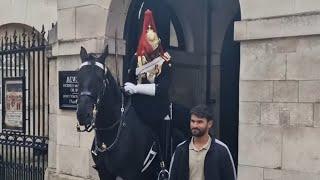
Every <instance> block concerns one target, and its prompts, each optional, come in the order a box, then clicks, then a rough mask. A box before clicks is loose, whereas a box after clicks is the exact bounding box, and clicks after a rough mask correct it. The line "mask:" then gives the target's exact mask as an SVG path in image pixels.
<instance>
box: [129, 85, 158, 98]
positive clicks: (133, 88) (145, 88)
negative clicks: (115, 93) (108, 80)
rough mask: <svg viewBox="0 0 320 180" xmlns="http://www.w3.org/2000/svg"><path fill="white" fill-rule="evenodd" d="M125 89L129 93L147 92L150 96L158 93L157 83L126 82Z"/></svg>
mask: <svg viewBox="0 0 320 180" xmlns="http://www.w3.org/2000/svg"><path fill="white" fill-rule="evenodd" d="M124 90H125V92H126V93H128V94H129V95H132V94H137V93H138V94H145V95H148V96H154V95H155V94H156V85H155V84H138V85H135V84H132V83H130V82H126V83H125V84H124Z"/></svg>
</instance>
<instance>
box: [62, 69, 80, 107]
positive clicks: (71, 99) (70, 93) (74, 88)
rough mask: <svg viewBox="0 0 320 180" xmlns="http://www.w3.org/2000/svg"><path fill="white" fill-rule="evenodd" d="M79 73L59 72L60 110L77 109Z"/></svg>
mask: <svg viewBox="0 0 320 180" xmlns="http://www.w3.org/2000/svg"><path fill="white" fill-rule="evenodd" d="M77 74H78V71H59V108H60V109H77V98H78V86H79V85H78V81H77Z"/></svg>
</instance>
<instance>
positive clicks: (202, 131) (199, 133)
mask: <svg viewBox="0 0 320 180" xmlns="http://www.w3.org/2000/svg"><path fill="white" fill-rule="evenodd" d="M191 133H192V135H193V136H195V137H202V136H204V135H205V133H206V129H199V128H193V129H191Z"/></svg>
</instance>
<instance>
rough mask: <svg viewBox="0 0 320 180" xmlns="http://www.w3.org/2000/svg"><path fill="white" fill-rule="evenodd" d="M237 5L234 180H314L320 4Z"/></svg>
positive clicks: (318, 165)
mask: <svg viewBox="0 0 320 180" xmlns="http://www.w3.org/2000/svg"><path fill="white" fill-rule="evenodd" d="M240 3H241V8H242V21H240V22H237V23H236V28H235V39H236V40H239V41H241V60H240V61H241V67H240V93H239V98H240V108H239V121H240V122H239V123H240V125H239V166H238V168H239V169H238V170H239V180H304V179H308V180H315V179H317V180H318V179H319V178H320V145H319V137H320V128H319V127H320V126H319V122H320V120H319V119H320V113H319V111H320V106H319V102H320V101H319V100H320V96H319V95H320V73H319V68H320V59H319V57H320V45H319V42H320V36H319V33H320V31H319V30H320V28H319V27H320V26H319V25H318V23H319V22H320V14H319V13H317V12H313V13H306V12H311V11H317V10H319V8H320V6H319V5H320V4H319V3H318V1H312V0H308V1H299V0H295V1H293V0H285V1H281V2H280V1H270V0H268V1H263V0H260V1H253V0H252V1H251V0H242V1H240ZM317 4H318V5H317ZM300 13H304V14H300Z"/></svg>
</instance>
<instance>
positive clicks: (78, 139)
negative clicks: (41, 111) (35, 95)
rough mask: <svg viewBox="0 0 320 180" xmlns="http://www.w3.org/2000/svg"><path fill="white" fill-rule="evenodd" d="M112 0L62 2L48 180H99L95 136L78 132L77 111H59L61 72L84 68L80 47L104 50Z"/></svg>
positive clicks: (53, 63) (53, 82) (52, 79)
mask: <svg viewBox="0 0 320 180" xmlns="http://www.w3.org/2000/svg"><path fill="white" fill-rule="evenodd" d="M108 6H109V0H83V1H78V0H58V22H57V41H56V42H55V43H53V45H52V56H53V57H54V58H52V60H51V61H50V139H49V167H48V170H47V172H46V179H47V180H60V179H63V180H71V179H72V180H75V179H76V180H82V179H97V174H96V173H95V170H94V169H93V168H92V167H91V165H93V163H92V160H91V153H90V148H91V143H92V140H93V133H78V132H77V131H76V128H75V125H76V122H77V120H76V112H75V111H74V110H61V109H59V102H58V101H59V94H58V92H59V87H58V83H59V82H58V81H59V80H58V72H59V71H68V70H76V69H77V68H79V66H80V62H81V60H80V56H79V53H80V47H81V46H83V47H85V48H86V49H87V51H88V52H89V53H101V52H102V51H103V49H104V42H105V28H106V22H107V12H108Z"/></svg>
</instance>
